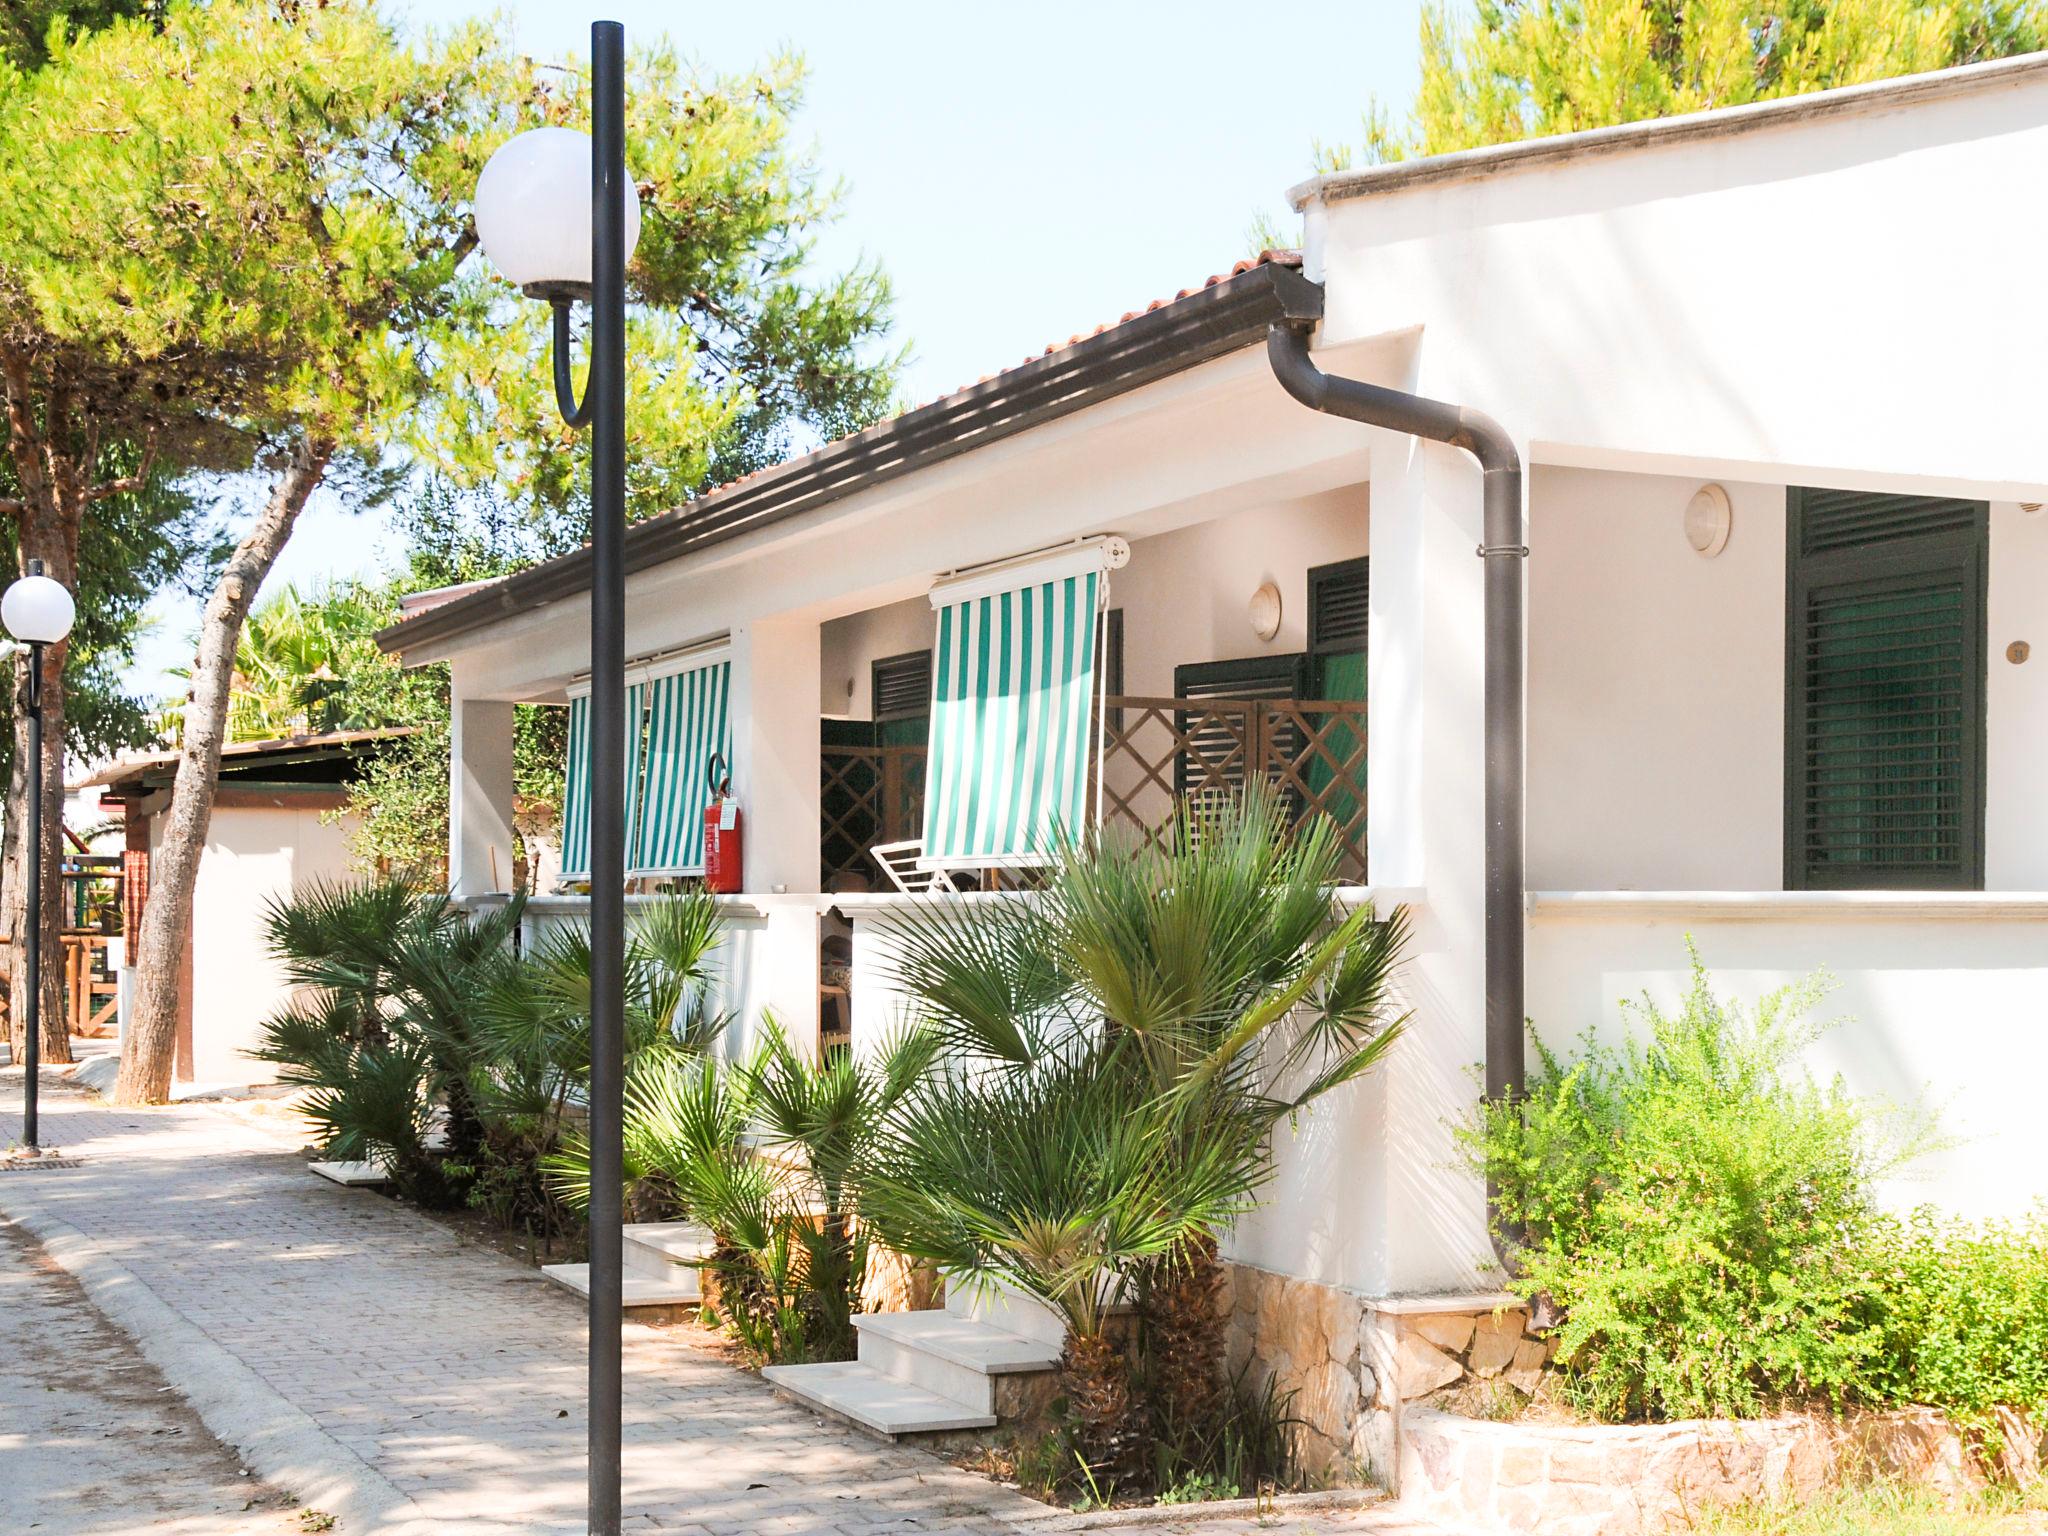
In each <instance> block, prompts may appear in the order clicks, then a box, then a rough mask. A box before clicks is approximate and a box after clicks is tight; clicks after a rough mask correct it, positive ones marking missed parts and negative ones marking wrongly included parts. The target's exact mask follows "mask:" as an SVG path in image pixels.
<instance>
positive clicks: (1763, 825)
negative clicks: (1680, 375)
mask: <svg viewBox="0 0 2048 1536" xmlns="http://www.w3.org/2000/svg"><path fill="white" fill-rule="evenodd" d="M1703 483H1705V482H1703V481H1702V480H1700V479H1698V478H1695V477H1690V476H1660V475H1640V474H1623V473H1611V472H1606V471H1599V470H1584V469H1562V468H1556V467H1550V466H1539V467H1538V468H1537V469H1536V471H1535V472H1534V473H1533V474H1532V476H1531V489H1530V503H1529V547H1530V555H1529V563H1528V580H1529V589H1528V593H1529V595H1528V603H1529V609H1528V646H1529V672H1528V677H1529V757H1528V770H1529V886H1530V888H1531V889H1532V890H1558V891H1563V890H1594V891H1604V890H1637V891H1775V890H1778V889H1780V888H1782V886H1783V885H1784V842H1783V838H1784V832H1783V826H1784V733H1785V724H1784V708H1785V490H1784V487H1783V486H1782V485H1755V484H1745V483H1743V482H1740V481H1732V480H1722V481H1719V482H1716V483H1718V484H1720V485H1721V486H1722V487H1723V488H1724V489H1725V490H1726V491H1727V492H1728V494H1729V499H1730V501H1731V503H1732V505H1733V508H1734V521H1733V524H1732V527H1731V532H1730V536H1729V540H1728V546H1727V548H1726V549H1725V550H1723V551H1722V552H1721V554H1720V555H1718V556H1716V557H1715V558H1713V559H1703V558H1702V557H1701V556H1699V555H1697V554H1695V553H1694V552H1693V549H1692V547H1691V545H1689V544H1688V543H1687V542H1686V539H1685V532H1684V527H1683V523H1682V517H1683V514H1684V510H1685V504H1686V502H1687V501H1688V500H1689V499H1690V498H1691V496H1692V494H1693V492H1694V491H1696V490H1697V489H1698V488H1699V487H1700V485H1702V484H1703ZM1990 575H1991V585H1990V591H1989V593H1988V599H1987V635H1986V639H1987V646H1986V652H1987V658H1988V659H1987V666H1988V673H1987V676H1986V701H1985V702H1986V722H1985V733H1986V738H1987V742H1986V745H1987V765H1988V766H1987V772H1986V776H1985V777H1986V785H1985V841H1986V869H1985V886H1986V889H1988V890H2044V889H2048V797H2044V796H2043V795H2042V794H2041V793H2040V764H2041V762H2042V761H2043V760H2044V759H2048V629H2044V628H2042V621H2043V618H2044V616H2048V513H2027V512H2023V511H2022V510H2021V509H2020V508H2019V507H2018V506H2017V505H2016V504H2014V503H2011V502H1996V503H1993V505H1992V509H1991V558H1990ZM2029 637H2031V639H2032V643H2034V644H2036V645H2039V646H2040V647H2041V649H2040V651H2039V652H2038V653H2037V654H2035V655H2034V656H2032V657H2031V658H2030V659H2029V660H2028V661H2027V662H2025V663H2024V664H2021V665H2014V664H2013V663H2012V662H2010V661H2008V660H2007V659H2006V649H2007V647H2008V645H2009V644H2010V643H2011V642H2012V641H2014V640H2026V639H2029Z"/></svg>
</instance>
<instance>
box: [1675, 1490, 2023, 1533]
mask: <svg viewBox="0 0 2048 1536" xmlns="http://www.w3.org/2000/svg"><path fill="white" fill-rule="evenodd" d="M1686 1528H1687V1529H1689V1530H1692V1531H1697V1532H1700V1533H1702V1536H2043V1533H2048V1504H2044V1502H2043V1495H2041V1494H2038V1493H2037V1494H2036V1496H2035V1497H2034V1498H2033V1499H2027V1500H2023V1499H2019V1498H2016V1497H2014V1496H2012V1495H2010V1494H2001V1493H1992V1494H1986V1495H1983V1496H1981V1497H1979V1498H1975V1499H1970V1500H1967V1501H1962V1502H1958V1503H1949V1502H1946V1501H1944V1500H1943V1499H1941V1498H1940V1497H1939V1496H1937V1495H1936V1494H1934V1493H1932V1492H1930V1491H1929V1490H1927V1489H1924V1488H1910V1487H1905V1486H1902V1485H1899V1484H1894V1483H1876V1484H1871V1485H1868V1486H1865V1487H1860V1488H1843V1489H1837V1490H1834V1491H1832V1492H1829V1493H1824V1494H1821V1495H1818V1496H1817V1497H1815V1498H1813V1499H1811V1500H1808V1501H1807V1502H1805V1503H1802V1504H1797V1505H1793V1504H1773V1505H1768V1506H1755V1505H1750V1506H1745V1507H1740V1508H1736V1509H1725V1510H1709V1511H1705V1512H1703V1513H1701V1514H1699V1515H1697V1516H1695V1517H1694V1519H1693V1521H1692V1523H1691V1524H1690V1525H1689V1526H1688V1527H1686Z"/></svg>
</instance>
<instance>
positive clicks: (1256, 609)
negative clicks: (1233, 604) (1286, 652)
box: [1246, 581, 1280, 640]
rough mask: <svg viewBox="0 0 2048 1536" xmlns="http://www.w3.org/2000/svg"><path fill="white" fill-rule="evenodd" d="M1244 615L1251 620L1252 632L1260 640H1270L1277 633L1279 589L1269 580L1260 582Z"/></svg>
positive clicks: (1278, 624)
mask: <svg viewBox="0 0 2048 1536" xmlns="http://www.w3.org/2000/svg"><path fill="white" fill-rule="evenodd" d="M1246 615H1247V617H1249V618H1250V619H1251V621H1252V633H1253V634H1255V635H1257V636H1258V637H1259V638H1260V639H1261V640H1270V639H1272V638H1273V637H1274V636H1275V635H1277V634H1279V633H1280V589H1279V588H1278V587H1276V586H1274V585H1273V583H1272V582H1270V581H1268V582H1262V583H1261V584H1260V586H1259V590H1258V591H1256V592H1254V593H1253V594H1252V600H1251V602H1250V603H1249V604H1248V605H1247V607H1246Z"/></svg>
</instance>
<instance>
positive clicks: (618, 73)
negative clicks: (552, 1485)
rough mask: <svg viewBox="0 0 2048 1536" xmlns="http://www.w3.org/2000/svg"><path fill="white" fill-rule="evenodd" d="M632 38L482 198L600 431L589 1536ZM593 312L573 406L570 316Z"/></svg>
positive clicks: (498, 171)
mask: <svg viewBox="0 0 2048 1536" xmlns="http://www.w3.org/2000/svg"><path fill="white" fill-rule="evenodd" d="M625 46H626V45H625V29H624V28H623V27H622V26H620V25H619V23H617V22H615V21H599V22H594V23H592V25H591V28H590V63H591V70H590V75H591V93H590V119H591V133H590V136H589V137H587V138H586V137H585V136H584V135H582V134H580V133H577V132H575V131H573V130H571V129H567V128H538V129H534V130H533V131H531V132H529V133H523V134H520V135H519V136H518V137H517V138H514V139H512V140H510V141H509V142H507V143H506V144H505V145H504V147H503V148H501V149H500V150H499V151H498V152H497V153H496V154H495V155H493V156H492V157H491V160H490V163H489V164H488V165H486V166H485V167H484V171H483V175H482V176H481V177H480V178H479V179H478V181H477V188H476V225H477V237H478V239H479V240H480V241H481V242H482V244H483V248H484V251H485V253H486V254H488V255H489V256H490V258H491V260H492V261H493V262H494V263H496V265H497V267H498V270H499V271H500V272H502V273H504V275H505V276H506V277H508V278H510V279H511V280H512V281H513V282H515V283H517V284H518V285H519V286H520V287H521V288H522V289H523V290H524V291H525V292H526V293H527V295H528V296H529V297H532V298H537V299H545V300H547V302H548V303H549V304H550V305H552V306H553V308H554V371H555V400H556V404H557V405H558V406H559V407H560V409H561V412H562V417H563V419H564V420H565V421H567V422H568V423H569V425H570V426H572V427H581V426H584V425H586V424H587V425H588V426H589V428H590V435H591V442H590V523H591V527H590V552H591V567H592V571H591V574H592V580H591V588H590V737H591V748H590V1410H589V1411H590V1466H589V1498H590V1515H589V1524H590V1536H618V1530H619V1440H620V1422H619V1420H620V1377H621V1371H622V1362H621V1359H620V1324H621V1317H620V1313H621V1295H620V1267H621V1262H622V1255H621V1251H620V1250H621V1245H622V1242H623V1223H624V1213H623V1211H622V1210H621V1208H620V1206H621V1198H622V1194H623V1185H624V1171H623V1168H622V1166H621V1163H622V1148H621V1125H620V1121H621V1117H622V1106H621V1099H622V1095H623V1091H624V1086H625V1070H626V1066H625V1056H626V1052H625V1022H624V1014H625V992H624V972H625V921H626V895H625V892H626V803H625V801H626V759H625V753H626V724H625V719H626V567H625V535H626V261H627V259H628V258H629V257H630V256H631V255H632V253H633V246H634V244H635V243H636V241H637V240H638V239H639V235H640V204H639V198H638V195H637V193H636V192H635V190H634V188H633V186H632V184H631V183H630V182H628V181H627V180H626V86H625V72H626V65H625ZM579 299H582V300H586V301H587V302H588V303H589V305H590V378H589V381H588V383H587V384H586V386H585V392H584V396H583V398H582V400H580V401H579V400H577V399H576V395H575V389H574V386H573V382H572V380H571V378H570V372H569V345H570V334H569V307H570V305H571V304H573V303H574V302H576V301H577V300H579Z"/></svg>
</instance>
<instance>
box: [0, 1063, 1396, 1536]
mask: <svg viewBox="0 0 2048 1536" xmlns="http://www.w3.org/2000/svg"><path fill="white" fill-rule="evenodd" d="M18 1107H19V1079H18V1078H16V1079H14V1080H13V1082H11V1083H10V1084H9V1085H8V1086H7V1088H6V1090H5V1096H4V1097H0V1141H4V1140H6V1139H9V1138H11V1137H12V1136H13V1135H16V1134H18V1130H19V1119H18V1113H17V1111H18ZM43 1126H44V1132H43V1139H44V1141H45V1142H46V1143H47V1144H51V1145H55V1146H59V1147H62V1148H63V1149H64V1150H65V1151H66V1152H67V1153H77V1154H79V1155H80V1156H82V1157H83V1158H84V1159H85V1161H84V1162H83V1164H82V1165H81V1166H78V1167H74V1168H59V1169H51V1170H37V1171H33V1172H0V1213H4V1214H6V1215H8V1216H9V1217H11V1218H13V1219H14V1220H16V1221H18V1222H20V1223H21V1224H22V1225H23V1226H24V1227H25V1228H26V1229H27V1230H29V1231H30V1232H32V1233H33V1234H34V1235H35V1236H36V1237H37V1238H38V1239H40V1240H41V1242H42V1244H43V1245H44V1247H45V1248H46V1249H47V1250H48V1251H49V1253H50V1254H51V1255H52V1256H53V1257H54V1258H56V1259H57V1260H58V1262H60V1263H62V1264H63V1265H64V1266H65V1267H66V1268H68V1269H70V1270H71V1271H72V1272H73V1273H74V1274H76V1275H78V1277H79V1278H80V1280H81V1281H82V1282H83V1284H84V1286H85V1289H86V1291H87V1293H88V1294H89V1295H90V1296H91V1298H92V1300H93V1301H94V1302H95V1303H96V1304H97V1305H98V1306H99V1307H100V1308H101V1309H102V1310H104V1311H106V1312H107V1313H108V1314H109V1315H110V1316H111V1317H112V1318H113V1319H114V1320H115V1321H116V1322H118V1323H119V1324H121V1326H122V1327H123V1328H125V1329H126V1330H127V1331H128V1332H129V1333H131V1334H133V1335H134V1336H135V1337H136V1338H137V1339H138V1340H139V1341H140V1342H141V1344H142V1346H143V1348H144V1350H145V1352H146V1353H147V1354H148V1355H149V1357H150V1359H151V1360H152V1361H153V1362H154V1363H155V1364H156V1365H157V1366H158V1367H159V1368H161V1369H162V1370H163V1372H164V1374H165V1376H166V1377H167V1378H168V1379H169V1381H170V1382H171V1383H172V1384H173V1385H174V1386H175V1387H176V1388H177V1389H178V1391H180V1392H181V1393H183V1394H184V1395H185V1396H186V1397H187V1398H189V1399H190V1400H191V1402H192V1404H193V1406H194V1407H195V1408H196V1409H197V1410H198V1411H199V1413H200V1414H201V1415H202V1416H203V1417H204V1418H205V1420H206V1423H207V1425H208V1427H209V1428H211V1429H212V1430H213V1431H214V1432H215V1433H216V1434H218V1435H219V1436H220V1437H221V1439H222V1440H224V1441H226V1442H228V1443H229V1444H230V1445H232V1446H234V1447H235V1448H236V1450H237V1451H238V1452H239V1453H240V1454H241V1455H242V1456H243V1457H244V1459H245V1460H246V1461H247V1463H248V1464H249V1465H250V1466H251V1467H253V1468H254V1469H255V1471H256V1472H257V1473H258V1474H259V1475H261V1476H262V1477H264V1478H267V1479H268V1480H270V1481H271V1482H272V1483H274V1484H276V1485H277V1486H278V1487H280V1488H283V1489H286V1490H288V1491H289V1492H291V1493H292V1494H295V1495H296V1496H298V1497H299V1498H300V1499H302V1500H303V1501H304V1502H305V1503H306V1504H307V1505H309V1506H311V1507H313V1508H317V1509H322V1510H327V1511H331V1512H333V1513H336V1514H337V1515H340V1516H341V1517H342V1519H341V1523H340V1524H339V1525H338V1526H337V1530H339V1531H341V1532H344V1533H346V1536H373V1533H374V1536H397V1533H401V1532H404V1533H407V1536H411V1533H414V1532H418V1533H425V1532H429V1531H432V1532H454V1533H458V1536H500V1533H504V1536H511V1533H515V1532H516V1533H522V1536H523V1533H526V1532H571V1531H580V1530H581V1529H582V1520H581V1512H582V1508H583V1446H584V1418H583V1403H582V1397H583V1349H584V1327H583V1313H582V1308H581V1304H580V1303H579V1302H577V1301H576V1300H575V1299H574V1298H571V1297H569V1296H567V1295H565V1294H563V1293H561V1292H559V1291H556V1290H555V1289H553V1288H552V1287H549V1286H547V1285H546V1284H545V1283H544V1282H542V1281H541V1280H540V1278H539V1277H538V1275H537V1274H536V1273H535V1272H534V1271H532V1270H529V1269H527V1268H526V1267H524V1266H523V1265H520V1264H518V1263H516V1262H514V1261H512V1260H510V1259H507V1258H504V1257H501V1256H499V1255H497V1254H494V1253H490V1252H488V1251H485V1250H482V1249H479V1248H477V1247H475V1246H474V1245H470V1244H467V1243H464V1242H463V1241H461V1240H460V1239H458V1238H457V1237H456V1236H455V1235H454V1234H452V1233H450V1232H449V1231H448V1230H446V1229H445V1228H442V1227H440V1226H438V1225H436V1224H434V1223H433V1222H430V1221H427V1220H426V1219H424V1218H422V1217H420V1216H417V1215H415V1214H413V1213H412V1212H410V1211H408V1210H406V1209H405V1208H404V1207H402V1206H400V1205H398V1204H396V1203H395V1202H393V1201H390V1200H387V1199H384V1198H382V1197H380V1196H378V1195H375V1194H371V1193H366V1192H362V1191H349V1190H343V1189H340V1188H337V1187H335V1186H333V1185H329V1184H325V1183H323V1182H321V1181H320V1180H318V1179H316V1178H314V1177H313V1176H311V1175H310V1174H308V1173H307V1172H306V1171H305V1165H304V1162H303V1160H302V1159H301V1158H300V1157H299V1156H297V1155H295V1154H294V1152H293V1151H292V1150H291V1149H290V1147H289V1146H288V1145H287V1143H286V1141H285V1140H284V1138H283V1137H282V1136H281V1135H280V1134H279V1133H278V1132H275V1131H272V1130H269V1129H267V1128H265V1127H262V1126H259V1125H256V1124H252V1123H250V1122H249V1121H248V1120H246V1119H244V1118H241V1117H238V1116H236V1115H234V1114H232V1113H229V1112H226V1111H223V1110H219V1109H214V1108H209V1107H207V1106H204V1105H180V1106H173V1107H170V1108H165V1109H155V1110H140V1111H137V1110H129V1111H123V1110H116V1109H110V1108H107V1107H103V1106H101V1105H100V1104H99V1103H98V1101H96V1100H89V1099H85V1098H82V1097H79V1096H75V1095H71V1094H60V1095H46V1096H45V1100H44V1105H43ZM625 1370H626V1391H625V1398H626V1424H625V1447H626V1449H625V1507H626V1510H627V1512H628V1515H627V1520H626V1528H627V1529H628V1530H630V1531H678V1532H685V1533H688V1536H757V1533H758V1536H882V1533H888V1536H998V1533H1009V1536H1014V1532H1015V1527H1014V1526H1013V1525H1012V1522H1013V1521H1024V1522H1042V1521H1043V1519H1044V1516H1045V1510H1044V1506H1042V1505H1038V1504H1036V1503H1033V1502H1032V1501H1029V1500H1026V1499H1024V1498H1022V1497H1021V1496H1020V1495H1016V1494H1013V1493H1010V1492H1007V1491H1006V1490H1004V1489H1002V1488H1000V1487H998V1486H996V1485H994V1484H992V1483H990V1482H988V1481H987V1480H986V1479H983V1478H980V1477H977V1476H974V1475H972V1474H969V1473H966V1472H962V1471H959V1470H957V1469H955V1468H953V1467H950V1466H948V1465H947V1464H945V1463H944V1462H941V1461H939V1460H937V1459H936V1458H934V1457H931V1456H928V1455H926V1454H924V1453H922V1452H919V1451H916V1450H912V1449H909V1448H905V1447H891V1446H886V1445H881V1444H878V1443H876V1442H874V1441H871V1440H868V1439H865V1438H863V1437H860V1436H858V1435H856V1434H854V1433H853V1432H852V1431H849V1430H846V1429H843V1428H840V1427H838V1426H835V1425H831V1424H827V1423H824V1422H821V1421H820V1420H819V1419H818V1418H816V1417H815V1416H814V1415H811V1414H809V1413H806V1412H804V1411H802V1410H800V1409H797V1408H794V1407H792V1406H789V1405H786V1404H784V1403H782V1402H780V1401H779V1400H778V1399H776V1398H775V1396H774V1395H773V1394H772V1393H771V1392H770V1391H769V1389H768V1388H767V1387H766V1386H765V1385H764V1384H763V1383H762V1382H760V1381H759V1380H758V1379H757V1378H755V1377H753V1376H751V1375H748V1374H746V1373H745V1372H742V1371H738V1370H735V1369H734V1368H732V1367H731V1366H728V1365H726V1364H725V1363H724V1362H723V1361H721V1360H719V1359H717V1358H716V1357H714V1356H712V1355H711V1354H709V1353H707V1352H705V1351H702V1350H700V1349H697V1348H694V1347H693V1346H692V1345H691V1344H690V1343H689V1341H688V1339H687V1337H686V1336H684V1335H682V1334H680V1333H678V1332H676V1331H663V1330H657V1329H651V1328H646V1327H641V1326H638V1325H632V1324H629V1325H628V1328H627V1339H626V1361H625ZM1176 1528H1177V1529H1185V1530H1189V1531H1197V1530H1199V1531H1201V1532H1203V1533H1204V1536H1212V1533H1213V1536H1222V1533H1224V1532H1228V1531H1236V1530H1242V1531H1250V1530H1253V1529H1268V1530H1272V1529H1277V1530H1280V1531H1284V1532H1286V1533H1288V1536H1325V1533H1333V1536H1334V1533H1339V1532H1346V1533H1348V1532H1374V1533H1381V1536H1396V1533H1404V1536H1405V1533H1413V1536H1423V1528H1421V1527H1418V1526H1415V1525H1413V1524H1411V1523H1408V1522H1405V1521H1402V1520H1400V1519H1399V1518H1397V1517H1394V1516H1390V1515H1387V1514H1384V1513H1371V1512H1354V1513H1349V1514H1331V1515H1321V1514H1312V1513H1308V1512H1301V1513H1298V1514H1294V1513H1290V1514H1288V1515H1286V1516H1282V1517H1280V1518H1279V1519H1278V1520H1277V1521H1273V1520H1269V1521H1268V1522H1266V1523H1264V1524H1263V1525H1259V1524H1255V1523H1254V1522H1251V1521H1242V1522H1217V1521H1212V1522H1206V1523H1203V1522H1198V1521H1190V1522H1189V1523H1188V1524H1187V1525H1185V1526H1181V1527H1176ZM1153 1529H1158V1528H1157V1527H1154V1528H1153Z"/></svg>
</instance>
